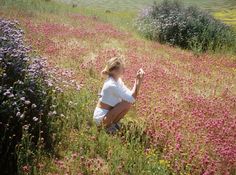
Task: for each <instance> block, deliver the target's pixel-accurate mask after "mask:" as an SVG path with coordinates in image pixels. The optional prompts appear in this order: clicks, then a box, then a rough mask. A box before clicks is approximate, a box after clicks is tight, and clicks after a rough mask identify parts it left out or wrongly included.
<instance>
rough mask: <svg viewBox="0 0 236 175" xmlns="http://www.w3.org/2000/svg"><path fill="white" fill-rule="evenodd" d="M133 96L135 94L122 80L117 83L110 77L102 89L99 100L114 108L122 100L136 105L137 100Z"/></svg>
mask: <svg viewBox="0 0 236 175" xmlns="http://www.w3.org/2000/svg"><path fill="white" fill-rule="evenodd" d="M132 94H133V92H132V91H131V90H129V89H128V88H127V87H126V86H125V84H124V82H123V81H122V80H121V78H119V79H118V80H117V81H116V80H115V79H114V78H112V77H108V78H107V80H106V81H105V83H104V85H103V87H102V91H101V96H100V98H99V99H100V101H101V102H103V103H105V104H108V105H110V106H112V107H114V106H115V105H116V104H118V103H119V102H121V101H122V100H124V101H127V102H129V103H134V102H135V99H134V97H133V96H132Z"/></svg>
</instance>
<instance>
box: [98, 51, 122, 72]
mask: <svg viewBox="0 0 236 175" xmlns="http://www.w3.org/2000/svg"><path fill="white" fill-rule="evenodd" d="M124 65H125V59H124V57H123V56H116V57H113V58H111V59H109V60H108V61H107V62H106V66H105V68H104V69H103V70H102V72H101V74H102V75H110V74H111V71H113V70H114V69H119V68H120V67H124Z"/></svg>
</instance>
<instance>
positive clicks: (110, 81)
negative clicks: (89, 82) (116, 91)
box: [104, 77, 117, 88]
mask: <svg viewBox="0 0 236 175" xmlns="http://www.w3.org/2000/svg"><path fill="white" fill-rule="evenodd" d="M104 86H105V87H106V88H109V87H114V86H117V82H116V81H115V80H113V78H110V77H108V78H107V79H106V80H105V82H104Z"/></svg>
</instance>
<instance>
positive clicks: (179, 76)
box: [0, 6, 236, 175]
mask: <svg viewBox="0 0 236 175" xmlns="http://www.w3.org/2000/svg"><path fill="white" fill-rule="evenodd" d="M68 8H72V7H69V6H68ZM0 16H1V17H3V18H8V19H17V20H18V21H19V24H20V25H21V26H22V28H23V29H24V31H25V40H26V42H27V43H28V44H29V45H31V46H32V48H33V50H34V51H35V53H37V54H40V55H41V56H42V57H44V58H45V59H47V62H48V63H47V68H46V69H47V71H48V73H49V74H50V75H51V76H52V77H51V79H52V85H53V84H54V83H56V84H57V87H56V88H57V89H58V90H60V92H61V94H60V95H59V96H58V102H57V104H56V106H57V108H58V111H59V112H61V114H60V115H61V118H62V120H63V127H64V129H63V130H62V131H61V134H60V136H61V137H62V141H61V142H60V144H58V145H57V150H58V152H59V153H58V154H59V155H60V156H57V157H48V156H47V155H44V154H41V155H40V156H39V157H38V159H39V160H38V162H39V163H38V164H37V165H32V164H31V163H30V162H28V164H26V165H24V166H23V167H21V170H22V172H23V174H29V173H30V172H31V173H32V172H33V174H48V175H53V174H54V175H56V174H186V175H187V174H193V175H234V174H235V173H236V86H235V85H236V56H235V55H220V54H217V55H213V54H207V53H205V54H199V55H196V54H194V53H192V52H191V51H185V50H181V49H180V48H175V47H170V46H168V45H161V44H159V43H157V42H153V41H147V40H145V39H143V38H141V37H139V36H137V34H136V33H135V31H132V30H131V29H129V30H124V29H121V28H119V27H117V26H116V25H112V24H111V23H108V22H106V21H105V20H104V19H103V18H101V17H99V16H94V15H87V14H85V13H84V11H83V10H80V9H78V10H77V11H76V10H74V9H73V10H72V12H70V13H63V14H58V13H49V12H40V13H39V12H37V13H36V12H35V13H27V12H23V11H18V10H17V9H11V10H10V12H9V11H6V10H0ZM114 55H124V56H125V58H126V62H127V65H126V70H125V74H124V77H123V79H124V82H125V83H127V85H128V86H129V87H131V86H132V84H133V80H134V78H135V74H136V71H137V70H138V69H139V68H140V67H142V68H143V69H144V71H145V72H146V76H145V79H144V84H143V86H142V88H141V92H140V95H139V97H138V100H137V102H136V104H135V105H134V106H133V107H132V110H131V111H130V112H129V113H128V115H127V117H126V118H125V119H124V120H123V121H122V123H123V125H124V130H123V131H121V132H120V133H118V134H116V135H114V136H110V135H107V134H106V133H104V132H99V131H98V130H97V128H96V127H95V126H94V124H93V123H92V113H93V109H94V108H95V104H96V101H97V96H96V94H97V93H98V92H99V90H100V88H101V86H102V83H103V80H104V79H102V77H100V71H101V70H102V68H103V66H104V64H105V62H106V60H108V59H109V58H110V57H112V56H114ZM50 72H51V73H50ZM33 166H35V167H36V169H34V170H32V169H33V168H32V167H33ZM31 168H32V169H31Z"/></svg>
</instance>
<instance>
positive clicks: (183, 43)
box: [136, 0, 236, 52]
mask: <svg viewBox="0 0 236 175" xmlns="http://www.w3.org/2000/svg"><path fill="white" fill-rule="evenodd" d="M136 27H137V29H138V31H139V32H141V33H142V34H143V35H144V36H145V37H147V38H149V39H152V40H157V41H159V42H160V43H169V44H171V45H177V46H180V47H181V48H184V49H192V50H195V51H199V52H205V51H207V50H211V51H219V50H222V49H223V50H232V49H235V47H234V46H235V43H236V39H235V36H236V35H235V33H234V31H233V29H232V28H230V27H229V26H228V25H226V24H224V23H222V22H221V21H219V20H216V19H214V18H213V17H212V16H211V15H210V14H208V13H206V12H204V11H202V10H200V9H199V8H197V7H193V6H190V7H185V6H184V5H183V4H182V3H180V2H178V1H170V0H164V1H163V2H162V3H160V4H157V3H154V5H153V6H151V7H149V8H147V9H144V10H143V11H142V12H141V14H140V15H139V17H138V18H137V21H136Z"/></svg>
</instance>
